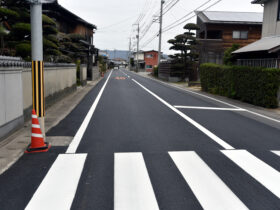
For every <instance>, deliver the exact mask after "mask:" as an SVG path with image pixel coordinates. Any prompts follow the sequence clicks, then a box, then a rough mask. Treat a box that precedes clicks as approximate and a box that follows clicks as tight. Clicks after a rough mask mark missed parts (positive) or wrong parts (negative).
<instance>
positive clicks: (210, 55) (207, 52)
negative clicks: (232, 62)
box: [197, 18, 262, 64]
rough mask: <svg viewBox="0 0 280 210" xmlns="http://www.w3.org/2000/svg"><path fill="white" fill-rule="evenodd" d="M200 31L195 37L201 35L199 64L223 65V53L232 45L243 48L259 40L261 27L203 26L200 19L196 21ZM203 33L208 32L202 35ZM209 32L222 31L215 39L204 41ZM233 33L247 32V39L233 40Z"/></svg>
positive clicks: (236, 25) (235, 25) (237, 25)
mask: <svg viewBox="0 0 280 210" xmlns="http://www.w3.org/2000/svg"><path fill="white" fill-rule="evenodd" d="M197 23H198V25H199V27H200V31H198V33H197V37H200V36H201V35H203V36H202V37H201V38H202V39H201V40H200V46H199V52H200V58H199V59H200V63H206V62H210V63H217V64H222V63H223V56H224V51H225V50H226V49H227V48H229V47H231V46H232V45H233V44H238V45H240V47H244V46H246V45H248V44H251V43H253V42H255V41H257V40H259V39H260V38H261V35H262V26H261V25H244V24H209V23H208V24H205V23H203V22H202V21H201V20H200V18H198V19H197ZM203 31H208V33H207V32H206V33H204V34H203ZM209 31H222V34H221V36H220V37H219V38H217V39H205V38H206V37H207V34H208V35H209ZM233 31H248V39H233Z"/></svg>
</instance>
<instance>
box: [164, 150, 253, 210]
mask: <svg viewBox="0 0 280 210" xmlns="http://www.w3.org/2000/svg"><path fill="white" fill-rule="evenodd" d="M169 155H170V157H171V158H172V160H173V161H174V163H175V165H176V166H177V168H178V169H179V171H180V172H181V174H182V176H183V177H184V179H185V180H186V182H187V183H188V185H189V186H190V188H191V189H192V191H193V193H194V194H195V196H196V197H197V199H198V201H199V202H200V204H201V206H202V207H203V209H215V210H224V209H240V210H241V209H248V208H247V207H246V206H245V205H244V204H243V203H242V201H241V200H240V199H239V198H238V197H237V196H236V195H235V194H234V193H233V192H232V191H231V190H230V189H229V187H228V186H227V185H226V184H225V183H224V182H223V181H222V180H221V179H220V178H219V177H218V176H217V175H216V174H215V173H214V171H213V170H212V169H211V168H210V167H209V166H208V165H207V164H206V163H205V162H204V161H203V160H202V159H201V158H200V157H199V156H198V155H197V154H196V153H195V152H193V151H188V152H169Z"/></svg>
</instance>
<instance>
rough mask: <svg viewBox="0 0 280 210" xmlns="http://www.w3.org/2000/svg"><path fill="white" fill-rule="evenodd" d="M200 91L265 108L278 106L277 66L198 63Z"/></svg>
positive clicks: (278, 71) (279, 75) (278, 78)
mask: <svg viewBox="0 0 280 210" xmlns="http://www.w3.org/2000/svg"><path fill="white" fill-rule="evenodd" d="M200 79H201V87H202V90H203V91H206V92H210V93H213V94H218V95H222V96H227V97H229V98H234V99H238V100H241V101H244V102H247V103H251V104H254V105H257V106H262V107H266V108H276V107H278V105H279V104H278V103H279V102H278V91H279V88H280V69H268V68H253V67H245V66H223V65H217V64H210V63H207V64H202V65H201V66H200Z"/></svg>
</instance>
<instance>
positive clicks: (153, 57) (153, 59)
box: [144, 51, 158, 72]
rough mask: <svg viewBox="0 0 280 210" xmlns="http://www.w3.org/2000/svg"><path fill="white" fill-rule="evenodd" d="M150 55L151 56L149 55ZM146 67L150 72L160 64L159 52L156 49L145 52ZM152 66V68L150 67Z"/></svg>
mask: <svg viewBox="0 0 280 210" xmlns="http://www.w3.org/2000/svg"><path fill="white" fill-rule="evenodd" d="M149 55H150V57H149ZM144 56H145V58H144V59H145V65H146V66H145V69H146V71H148V72H152V70H153V68H154V66H157V65H158V52H154V51H151V52H145V55H144ZM150 66H151V68H150Z"/></svg>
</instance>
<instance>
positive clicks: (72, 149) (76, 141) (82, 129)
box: [66, 71, 113, 153]
mask: <svg viewBox="0 0 280 210" xmlns="http://www.w3.org/2000/svg"><path fill="white" fill-rule="evenodd" d="M112 72H113V71H111V72H110V74H109V76H108V78H107V80H106V81H105V83H104V85H103V87H102V88H101V90H100V91H99V93H98V95H97V97H96V99H95V101H94V102H93V104H92V106H91V108H90V110H89V111H88V113H87V115H86V117H85V119H84V121H83V123H82V125H81V126H80V128H79V130H78V131H77V133H76V135H75V136H74V139H73V141H72V142H71V144H70V145H69V147H68V149H67V151H66V153H75V152H76V150H77V148H78V146H79V144H80V142H81V139H82V137H83V135H84V133H85V131H86V129H87V127H88V124H89V122H90V120H91V118H92V115H93V113H94V111H95V109H96V107H97V105H98V102H99V100H100V98H101V96H102V94H103V91H104V89H105V87H106V85H107V83H108V80H109V79H110V76H111V74H112Z"/></svg>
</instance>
